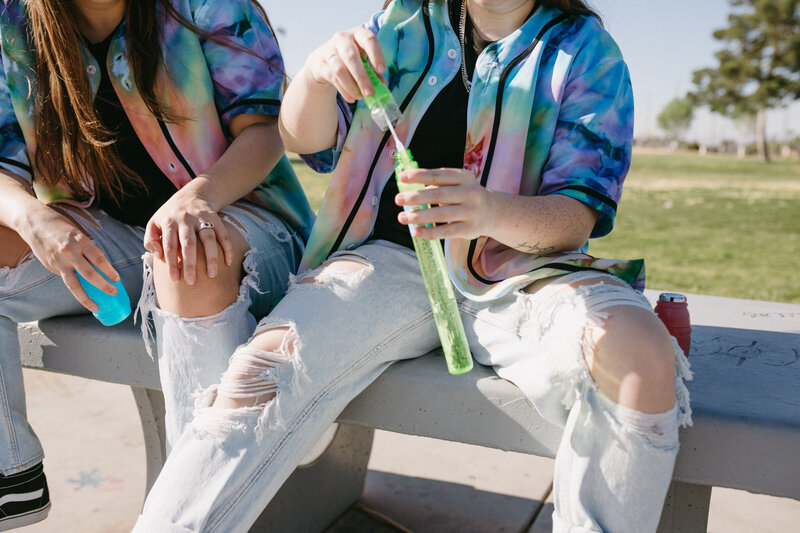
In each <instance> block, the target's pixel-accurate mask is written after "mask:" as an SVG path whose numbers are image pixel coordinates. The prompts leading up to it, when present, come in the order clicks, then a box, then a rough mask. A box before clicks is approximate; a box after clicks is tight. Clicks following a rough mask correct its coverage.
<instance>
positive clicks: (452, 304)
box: [361, 57, 472, 374]
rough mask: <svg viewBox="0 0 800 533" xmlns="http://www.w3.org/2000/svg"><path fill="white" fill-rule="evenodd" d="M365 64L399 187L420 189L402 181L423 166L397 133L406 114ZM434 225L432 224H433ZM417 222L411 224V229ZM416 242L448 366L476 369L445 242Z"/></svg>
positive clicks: (369, 100) (455, 370) (373, 110)
mask: <svg viewBox="0 0 800 533" xmlns="http://www.w3.org/2000/svg"><path fill="white" fill-rule="evenodd" d="M361 60H362V61H363V62H364V67H365V68H366V69H367V74H368V75H369V78H370V80H372V85H373V87H374V92H373V94H371V95H370V96H364V102H365V103H366V104H367V107H368V108H369V110H370V114H371V116H372V118H373V120H374V121H375V123H376V124H378V126H379V127H380V128H381V129H382V130H386V129H388V130H389V132H390V133H391V134H392V138H393V139H394V143H395V146H396V148H397V152H396V155H395V160H396V161H395V179H396V180H397V188H398V190H399V191H400V192H406V191H416V190H420V189H424V188H425V186H424V185H423V184H421V183H403V182H401V181H400V174H401V173H403V172H404V171H406V170H410V169H412V168H419V167H418V165H417V162H416V161H414V158H413V157H412V156H411V151H410V150H408V149H407V148H406V147H405V146H404V145H403V143H402V142H401V141H400V139H399V138H398V137H397V132H395V130H394V127H393V125H394V124H397V122H398V121H399V120H400V119H401V118H402V114H401V113H400V109H399V108H398V106H397V102H395V100H394V97H393V96H392V93H391V92H390V91H389V89H388V87H386V85H385V84H384V83H383V82H381V80H380V78H378V76H377V74H375V71H374V70H373V69H372V66H371V65H370V64H369V62H368V61H367V60H366V58H364V57H362V58H361ZM429 207H430V205H415V206H403V209H404V210H406V211H416V210H419V209H428V208H429ZM430 225H431V226H432V224H430ZM412 229H413V225H412V224H409V230H412ZM411 240H412V242H413V243H414V250H416V252H417V259H418V260H419V266H420V270H421V271H422V279H423V280H424V282H425V289H426V290H427V292H428V300H429V301H430V303H431V309H432V310H433V320H434V322H435V323H436V329H437V331H438V332H439V340H440V342H441V343H442V351H443V352H444V358H445V361H446V362H447V369H448V371H449V372H450V373H451V374H464V373H466V372H469V371H470V370H472V354H471V353H470V351H469V344H468V343H467V335H466V333H465V332H464V324H463V323H462V322H461V313H459V311H458V303H457V302H456V296H455V292H454V291H453V284H452V282H451V281H450V275H449V274H448V272H447V264H446V263H445V259H444V252H443V250H442V245H441V243H440V241H439V240H438V239H435V240H432V239H422V238H420V237H415V236H414V234H413V233H412V234H411Z"/></svg>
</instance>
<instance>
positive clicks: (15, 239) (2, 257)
mask: <svg viewBox="0 0 800 533" xmlns="http://www.w3.org/2000/svg"><path fill="white" fill-rule="evenodd" d="M30 249H31V248H30V246H28V243H27V242H25V241H24V240H22V237H20V236H19V234H18V233H17V232H16V231H14V230H13V229H11V228H7V227H5V226H0V268H2V267H12V268H13V267H15V266H17V265H18V264H19V263H20V261H22V259H23V258H24V257H25V255H26V254H27V253H28V252H30Z"/></svg>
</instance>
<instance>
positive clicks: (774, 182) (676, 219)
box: [293, 153, 800, 303]
mask: <svg viewBox="0 0 800 533" xmlns="http://www.w3.org/2000/svg"><path fill="white" fill-rule="evenodd" d="M293 162H294V163H295V168H296V169H297V171H298V175H299V176H300V180H301V181H302V183H303V187H304V188H305V189H306V193H307V194H308V195H309V198H310V199H311V202H312V205H313V206H314V209H317V208H318V207H319V205H320V202H321V201H322V197H323V195H324V193H325V187H326V186H327V182H328V176H325V175H318V174H315V173H313V172H312V171H310V170H309V169H308V168H307V167H305V166H304V165H303V164H302V163H300V162H299V161H297V160H295V159H293ZM590 247H591V250H590V253H592V254H593V255H596V256H598V257H611V258H618V259H626V258H637V257H643V258H645V260H646V261H647V280H648V281H647V285H648V287H651V288H655V289H663V290H674V291H683V292H695V293H703V294H713V295H718V296H731V297H737V298H749V299H756V300H775V301H782V302H793V303H800V162H798V161H776V162H773V163H770V164H764V163H761V162H759V161H756V160H753V159H744V160H742V159H737V158H735V157H726V156H705V157H701V156H698V155H694V154H649V153H635V154H634V158H633V164H632V166H631V172H630V174H629V175H628V178H627V180H626V182H625V188H624V193H623V198H622V202H620V206H619V212H618V215H617V222H616V227H615V229H614V231H613V232H611V234H610V235H608V236H606V237H604V238H602V239H597V240H593V241H591V244H590Z"/></svg>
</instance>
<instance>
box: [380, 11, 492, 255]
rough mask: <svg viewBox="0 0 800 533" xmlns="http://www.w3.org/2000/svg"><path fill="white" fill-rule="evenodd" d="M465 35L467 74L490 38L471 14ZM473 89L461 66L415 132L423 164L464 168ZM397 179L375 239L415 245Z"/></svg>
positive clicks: (385, 197)
mask: <svg viewBox="0 0 800 533" xmlns="http://www.w3.org/2000/svg"><path fill="white" fill-rule="evenodd" d="M460 8H461V6H460V2H452V3H451V6H450V21H451V23H452V25H453V28H454V29H455V30H456V32H458V22H459V15H460ZM464 37H465V39H464V40H465V46H464V48H465V54H464V56H465V57H464V59H465V66H466V68H467V76H468V78H469V79H472V72H473V70H474V69H475V63H476V62H477V60H478V55H479V54H480V53H481V52H482V51H483V49H484V48H486V47H487V46H488V45H489V44H491V42H490V41H484V40H482V39H481V38H480V37H479V36H478V35H476V34H475V32H474V28H473V26H472V22H471V21H470V19H469V16H467V21H466V28H465V31H464ZM468 101H469V93H468V92H467V88H466V87H465V86H464V80H463V77H462V75H461V70H460V69H459V71H458V73H456V76H455V77H454V78H453V79H452V81H451V82H450V83H448V84H447V86H445V87H444V88H443V89H442V91H441V92H440V93H439V94H438V95H437V96H436V98H435V99H434V100H433V102H432V103H431V105H430V107H429V108H428V110H427V111H426V112H425V115H423V117H422V119H421V120H420V122H419V125H418V126H417V130H416V131H415V132H414V136H413V137H412V139H411V143H410V145H409V147H408V148H409V149H410V150H411V153H412V154H413V156H414V160H415V161H416V162H417V163H418V164H419V167H420V168H463V167H464V146H465V145H466V143H467V104H468ZM397 193H398V189H397V182H396V181H395V179H394V178H391V179H389V181H388V182H386V185H385V186H384V188H383V192H382V193H381V200H380V204H379V206H378V215H377V218H376V220H375V227H374V229H373V232H372V235H371V237H370V238H372V239H385V240H387V241H391V242H394V243H397V244H402V245H403V246H406V247H408V248H413V247H414V245H413V242H412V241H411V234H410V233H409V231H408V226H405V225H403V224H401V223H400V222H398V221H397V215H398V214H399V213H400V211H402V210H403V208H402V207H400V206H398V205H397V204H395V203H394V197H395V196H396V195H397Z"/></svg>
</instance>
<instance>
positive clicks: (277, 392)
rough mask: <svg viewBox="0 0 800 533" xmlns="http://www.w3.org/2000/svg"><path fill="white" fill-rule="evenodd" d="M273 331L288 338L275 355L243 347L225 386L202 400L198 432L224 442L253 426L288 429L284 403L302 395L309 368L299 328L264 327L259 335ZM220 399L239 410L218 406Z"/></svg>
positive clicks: (196, 423)
mask: <svg viewBox="0 0 800 533" xmlns="http://www.w3.org/2000/svg"><path fill="white" fill-rule="evenodd" d="M268 331H272V332H283V334H282V340H281V341H280V342H279V343H278V344H277V345H276V346H275V347H274V349H272V350H260V349H257V348H253V347H251V346H248V345H244V346H241V347H239V348H238V349H237V350H236V351H235V352H234V354H233V356H231V359H230V363H229V365H228V369H227V370H226V371H225V373H224V374H223V375H222V379H221V381H220V384H219V385H214V386H212V387H210V388H208V389H206V390H205V391H202V392H200V393H199V394H198V396H197V399H196V402H195V421H194V423H193V425H194V427H195V430H196V432H198V431H199V432H204V433H210V434H212V435H217V436H224V435H227V434H229V433H230V432H231V431H234V430H246V429H247V428H248V427H251V426H252V422H255V428H256V429H257V428H258V427H259V426H261V425H266V426H267V427H270V428H271V427H282V426H283V425H284V421H283V417H282V416H281V410H280V401H281V398H282V397H283V396H285V395H287V394H288V395H289V396H294V395H295V394H296V392H297V391H298V389H299V388H300V387H301V386H302V385H301V382H302V381H303V380H304V379H306V373H305V367H304V366H303V364H302V361H301V359H300V357H299V356H298V352H299V350H300V341H299V339H298V337H297V334H296V332H295V328H294V325H293V324H288V325H287V324H286V323H285V322H283V323H281V322H279V321H277V320H269V321H267V322H266V323H265V322H262V324H261V325H260V326H259V327H258V328H257V329H256V333H255V335H256V336H257V335H259V334H260V333H264V332H268ZM217 398H225V399H227V400H229V401H233V403H234V404H235V405H236V406H235V407H220V406H216V405H213V404H214V402H215V400H216V399H217ZM248 422H250V423H248Z"/></svg>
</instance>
